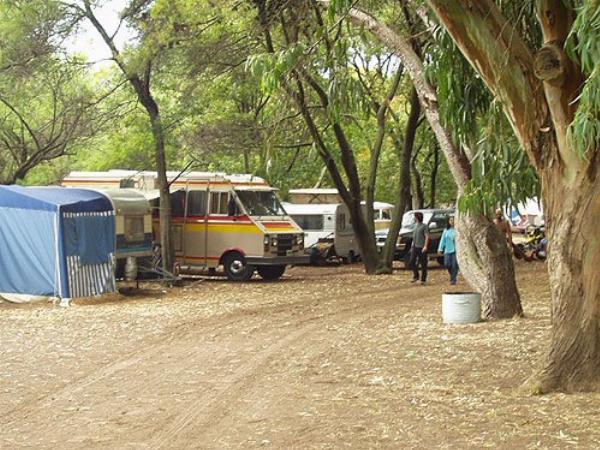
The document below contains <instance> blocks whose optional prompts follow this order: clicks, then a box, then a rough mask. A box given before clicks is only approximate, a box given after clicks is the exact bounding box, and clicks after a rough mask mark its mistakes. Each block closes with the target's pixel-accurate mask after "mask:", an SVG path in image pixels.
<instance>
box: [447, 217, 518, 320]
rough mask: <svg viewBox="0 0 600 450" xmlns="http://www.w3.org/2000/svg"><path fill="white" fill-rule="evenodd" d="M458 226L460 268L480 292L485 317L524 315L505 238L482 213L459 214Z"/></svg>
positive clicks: (496, 317) (502, 317)
mask: <svg viewBox="0 0 600 450" xmlns="http://www.w3.org/2000/svg"><path fill="white" fill-rule="evenodd" d="M456 229H457V231H458V233H457V237H458V257H459V265H460V270H461V272H462V274H463V275H464V277H465V278H466V279H467V281H468V282H469V284H470V285H471V286H473V287H474V288H476V289H477V290H478V291H479V292H480V293H481V300H482V303H483V316H484V317H486V318H488V319H509V318H511V317H515V316H521V315H522V314H523V309H522V307H521V298H520V296H519V291H518V289H517V284H516V281H515V269H514V265H513V260H512V253H511V251H510V250H509V248H508V245H507V242H506V237H505V236H504V235H503V234H502V233H501V232H500V230H498V228H497V227H496V225H495V224H494V223H493V222H490V221H489V220H488V219H487V218H486V217H485V216H483V215H470V214H463V213H459V214H457V220H456ZM498 299H502V301H501V302H499V301H498Z"/></svg>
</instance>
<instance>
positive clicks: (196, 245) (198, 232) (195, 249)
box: [185, 189, 208, 266]
mask: <svg viewBox="0 0 600 450" xmlns="http://www.w3.org/2000/svg"><path fill="white" fill-rule="evenodd" d="M207 207H208V190H207V189H198V190H196V189H192V190H189V191H188V193H187V216H186V227H185V259H186V263H187V264H192V265H202V266H206V265H207V253H206V252H207V249H206V238H207V228H208V227H207V218H208V213H207Z"/></svg>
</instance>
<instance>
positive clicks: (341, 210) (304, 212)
mask: <svg viewBox="0 0 600 450" xmlns="http://www.w3.org/2000/svg"><path fill="white" fill-rule="evenodd" d="M363 206H364V202H363ZM393 207H394V206H393V205H391V204H389V203H383V202H375V203H374V204H373V209H374V219H375V229H376V230H379V229H383V228H387V227H389V224H390V222H391V217H392V210H393ZM284 208H285V210H286V211H287V213H288V214H289V215H290V217H291V218H292V219H294V221H295V222H296V223H297V224H298V225H299V226H300V228H302V229H303V230H304V245H305V248H306V249H307V251H309V252H310V249H311V247H314V246H315V245H316V244H317V243H324V242H328V243H330V244H331V245H333V247H334V250H335V254H336V255H337V256H339V257H340V258H342V259H344V260H349V261H353V260H355V259H356V257H357V256H359V255H360V249H359V246H358V240H357V239H356V236H355V235H354V230H353V229H352V222H351V220H350V212H349V211H348V208H347V207H346V205H345V204H343V203H337V204H306V203H303V204H298V203H285V204H284Z"/></svg>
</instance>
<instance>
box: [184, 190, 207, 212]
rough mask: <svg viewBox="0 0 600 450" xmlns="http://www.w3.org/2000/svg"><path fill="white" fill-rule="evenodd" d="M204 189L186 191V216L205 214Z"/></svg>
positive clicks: (205, 193)
mask: <svg viewBox="0 0 600 450" xmlns="http://www.w3.org/2000/svg"><path fill="white" fill-rule="evenodd" d="M206 196H207V192H206V191H190V192H188V216H205V215H206Z"/></svg>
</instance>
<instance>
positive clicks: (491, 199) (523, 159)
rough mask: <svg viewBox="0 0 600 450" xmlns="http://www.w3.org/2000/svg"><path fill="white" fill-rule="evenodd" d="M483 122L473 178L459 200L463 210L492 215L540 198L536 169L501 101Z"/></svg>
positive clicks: (493, 104) (473, 164)
mask: <svg viewBox="0 0 600 450" xmlns="http://www.w3.org/2000/svg"><path fill="white" fill-rule="evenodd" d="M490 106H491V107H490V111H489V115H488V116H487V117H485V121H482V122H480V126H481V129H482V131H481V135H480V139H479V141H478V142H477V144H476V145H477V147H476V151H477V153H476V154H475V157H474V158H473V160H472V171H473V173H472V175H473V179H472V180H471V181H470V183H469V184H468V186H467V188H466V189H465V193H464V195H463V196H462V197H461V198H460V199H459V208H460V209H461V210H463V211H471V212H477V213H483V214H488V213H491V212H492V211H493V210H494V209H496V208H497V207H498V206H503V207H504V208H505V209H509V210H510V209H512V208H513V207H514V206H515V205H517V204H519V203H521V202H525V201H526V200H527V199H530V198H532V197H539V195H540V184H539V180H538V177H537V174H536V172H535V169H534V168H533V167H532V166H531V165H530V164H529V161H528V159H527V156H526V155H525V152H524V151H523V150H522V148H521V147H520V145H519V143H518V142H517V139H516V137H515V135H514V133H513V132H512V130H511V129H510V126H509V125H508V121H507V120H506V118H505V116H504V114H503V112H502V108H501V106H500V104H499V103H498V102H493V103H492V104H491V105H490Z"/></svg>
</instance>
